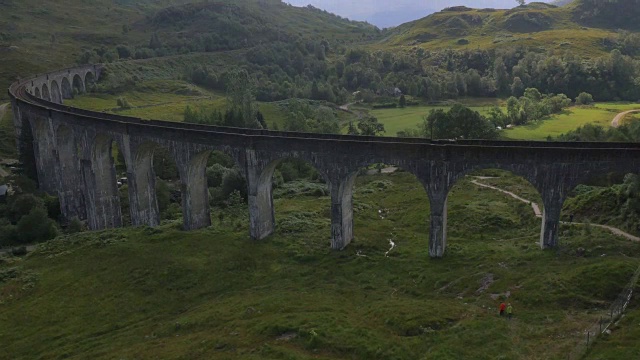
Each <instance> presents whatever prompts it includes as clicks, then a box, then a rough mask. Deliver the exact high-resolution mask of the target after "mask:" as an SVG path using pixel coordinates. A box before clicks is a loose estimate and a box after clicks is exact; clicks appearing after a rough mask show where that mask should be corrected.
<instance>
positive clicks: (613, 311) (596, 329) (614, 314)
mask: <svg viewBox="0 0 640 360" xmlns="http://www.w3.org/2000/svg"><path fill="white" fill-rule="evenodd" d="M638 277H640V266H639V267H638V269H637V270H636V272H635V273H634V274H633V276H632V277H631V280H630V281H629V283H628V284H627V286H625V288H624V289H622V291H621V292H620V294H619V295H618V298H617V299H616V300H615V301H614V302H613V303H612V304H611V307H610V308H609V311H608V312H607V315H605V316H604V317H603V316H600V319H598V321H597V322H596V323H595V324H593V325H591V326H590V327H589V328H588V329H586V330H585V332H584V334H585V338H584V339H583V340H580V342H579V343H578V345H577V346H576V347H575V348H574V349H573V350H572V351H571V352H570V353H569V355H568V356H567V359H569V360H579V359H582V358H583V357H584V355H585V354H586V353H587V350H588V349H589V346H591V345H592V344H593V342H594V341H595V340H596V339H597V338H598V337H599V336H600V335H602V334H604V333H605V332H606V331H607V330H608V329H609V327H610V326H611V325H612V324H614V323H615V322H616V321H617V320H618V319H619V318H620V316H622V314H623V313H624V311H625V310H626V309H627V306H629V303H630V302H631V298H632V297H633V290H634V289H635V287H636V284H637V283H638Z"/></svg>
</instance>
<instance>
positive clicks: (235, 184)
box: [221, 169, 247, 200]
mask: <svg viewBox="0 0 640 360" xmlns="http://www.w3.org/2000/svg"><path fill="white" fill-rule="evenodd" d="M221 187H222V194H223V196H224V197H225V198H228V197H229V195H231V193H232V192H234V191H238V192H239V193H240V195H241V197H242V198H243V199H245V200H246V199H247V182H246V181H245V179H244V177H243V176H242V174H240V171H238V169H232V170H229V171H227V172H226V173H225V174H224V177H223V178H222V186H221Z"/></svg>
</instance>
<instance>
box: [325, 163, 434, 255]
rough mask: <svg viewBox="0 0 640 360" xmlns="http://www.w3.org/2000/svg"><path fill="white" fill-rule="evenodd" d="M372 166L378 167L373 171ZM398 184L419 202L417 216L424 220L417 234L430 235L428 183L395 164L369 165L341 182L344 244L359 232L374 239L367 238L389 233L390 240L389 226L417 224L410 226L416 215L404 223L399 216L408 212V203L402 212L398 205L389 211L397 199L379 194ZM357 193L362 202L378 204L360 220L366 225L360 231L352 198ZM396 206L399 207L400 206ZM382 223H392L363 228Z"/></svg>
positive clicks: (385, 236)
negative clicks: (370, 223)
mask: <svg viewBox="0 0 640 360" xmlns="http://www.w3.org/2000/svg"><path fill="white" fill-rule="evenodd" d="M373 165H376V166H375V167H373V168H372V166H373ZM394 180H395V181H394ZM359 181H361V182H359ZM411 183H413V184H411ZM396 185H400V186H401V187H402V188H403V190H405V191H407V192H410V193H411V194H414V195H415V196H414V197H413V198H412V200H413V201H415V202H416V203H417V207H418V209H419V210H417V212H419V214H418V215H417V217H422V221H421V223H420V225H418V227H419V229H418V230H417V231H418V232H420V233H424V234H427V233H428V227H427V223H428V221H427V219H428V216H429V204H430V198H429V194H428V191H427V189H428V186H427V185H426V184H425V182H424V180H423V179H421V177H420V176H419V175H418V174H417V173H416V172H415V171H413V170H412V169H410V168H408V167H403V166H401V165H398V164H395V163H393V162H391V163H385V164H379V163H378V164H376V163H370V164H368V165H365V166H364V167H362V168H360V169H359V170H358V171H354V172H351V173H350V174H349V175H348V176H347V178H346V179H345V180H343V181H342V182H341V184H340V188H339V190H338V196H339V200H340V201H339V202H340V207H341V209H340V210H341V224H340V225H341V227H340V228H338V229H336V230H339V231H341V234H342V237H343V242H344V245H347V244H348V243H349V242H350V241H351V240H352V239H353V238H354V237H355V234H356V232H357V233H369V234H370V235H372V236H368V237H375V238H379V237H380V235H381V234H380V232H381V231H386V232H387V233H386V234H384V238H385V240H388V239H389V236H390V235H391V234H390V233H389V232H390V231H389V230H390V228H389V227H391V229H397V227H396V223H400V225H398V226H401V227H410V226H412V225H414V224H413V223H411V221H413V219H414V217H413V216H411V220H410V221H406V222H405V219H403V218H402V216H400V215H399V214H402V213H404V212H405V211H408V210H406V209H407V208H406V206H407V204H405V203H403V206H402V207H403V209H400V207H399V206H397V207H396V208H394V209H390V208H389V207H387V205H388V204H393V203H394V201H395V199H394V198H393V197H391V198H388V197H387V196H386V195H387V194H384V195H378V194H380V193H381V192H389V191H395V189H394V190H392V188H393V187H395V186H396ZM416 185H417V186H416ZM360 186H362V187H361V189H360V190H358V189H357V188H358V187H360ZM414 191H415V193H414ZM356 192H357V193H358V194H359V198H360V199H361V200H363V201H369V202H373V203H375V204H376V205H377V207H376V208H374V209H370V211H368V216H367V215H365V216H364V217H359V218H360V221H361V222H362V225H363V226H362V228H360V229H358V228H356V227H355V221H356V220H357V219H358V218H356V216H354V201H353V196H354V193H356ZM393 196H399V195H393ZM397 205H400V204H399V203H398V204H397ZM414 205H415V204H411V205H408V206H411V208H412V209H415V207H413V206H414ZM392 207H393V206H392ZM422 211H424V213H422ZM411 215H415V213H412V214H411ZM383 220H386V221H391V223H390V224H388V225H386V224H385V225H380V226H375V225H374V226H366V227H365V226H364V225H365V222H367V221H368V222H374V221H375V222H377V223H378V224H380V221H383ZM354 228H355V229H354ZM391 233H394V234H395V231H391ZM391 236H392V235H391ZM365 238H367V236H365ZM425 238H426V235H425ZM385 246H386V245H385Z"/></svg>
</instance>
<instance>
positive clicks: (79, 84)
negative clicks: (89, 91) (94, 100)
mask: <svg viewBox="0 0 640 360" xmlns="http://www.w3.org/2000/svg"><path fill="white" fill-rule="evenodd" d="M71 85H72V91H73V92H77V93H78V94H81V93H84V92H85V88H84V81H83V80H82V77H81V76H80V75H78V74H75V75H73V80H72V82H71Z"/></svg>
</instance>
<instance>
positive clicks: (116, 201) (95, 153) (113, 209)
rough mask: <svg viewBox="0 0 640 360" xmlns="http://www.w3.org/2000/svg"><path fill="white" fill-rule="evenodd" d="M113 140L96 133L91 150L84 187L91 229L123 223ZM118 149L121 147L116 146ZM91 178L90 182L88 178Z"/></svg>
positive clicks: (117, 225) (105, 227)
mask: <svg viewBox="0 0 640 360" xmlns="http://www.w3.org/2000/svg"><path fill="white" fill-rule="evenodd" d="M114 143H115V140H114V139H113V138H112V137H110V136H107V135H102V134H99V135H97V136H96V137H95V138H94V140H93V147H92V149H91V170H92V171H91V175H92V179H89V180H90V181H88V182H87V183H86V184H85V186H86V189H87V194H88V198H89V199H88V202H87V218H88V220H89V227H90V228H91V229H93V230H99V229H108V228H115V227H121V226H122V225H123V220H122V209H121V207H120V195H119V192H118V184H117V179H116V177H117V174H116V167H115V161H114V158H113V145H114ZM119 148H121V147H119ZM91 180H92V181H91Z"/></svg>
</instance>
